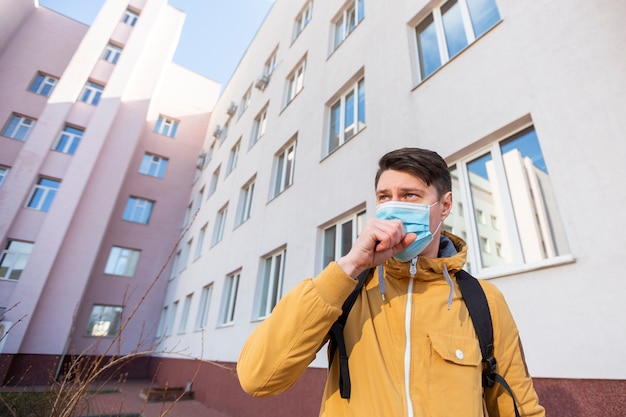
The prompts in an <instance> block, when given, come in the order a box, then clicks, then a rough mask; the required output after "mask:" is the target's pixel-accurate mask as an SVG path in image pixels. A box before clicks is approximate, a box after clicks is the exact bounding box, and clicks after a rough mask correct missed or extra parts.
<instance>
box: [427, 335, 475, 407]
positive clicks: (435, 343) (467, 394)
mask: <svg viewBox="0 0 626 417" xmlns="http://www.w3.org/2000/svg"><path fill="white" fill-rule="evenodd" d="M428 337H429V339H430V342H431V366H430V370H429V384H428V385H429V386H428V392H429V400H430V401H431V404H430V405H431V407H430V409H431V410H433V414H432V415H433V416H438V417H439V416H441V417H443V416H446V417H447V416H455V417H466V416H467V417H478V416H482V415H483V406H482V366H481V361H482V356H481V354H480V347H479V345H478V340H477V339H476V338H475V337H467V336H465V335H463V336H461V335H451V334H442V333H429V335H428Z"/></svg>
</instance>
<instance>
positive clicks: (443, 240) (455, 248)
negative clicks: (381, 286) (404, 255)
mask: <svg viewBox="0 0 626 417" xmlns="http://www.w3.org/2000/svg"><path fill="white" fill-rule="evenodd" d="M466 259H467V244H466V243H465V242H464V241H463V239H461V238H460V237H458V236H456V235H453V234H452V233H449V232H446V231H445V230H444V231H442V232H441V235H440V238H439V257H438V258H426V257H423V256H418V258H417V265H416V267H417V272H416V274H415V279H417V280H419V281H435V280H443V279H444V276H443V274H444V271H446V273H447V272H450V273H456V272H457V271H459V270H461V269H462V268H463V265H465V260H466ZM410 266H411V262H400V261H398V260H396V259H394V258H390V259H389V260H387V261H386V262H385V272H386V277H387V278H395V279H408V278H410V277H411V274H410V272H409V269H410Z"/></svg>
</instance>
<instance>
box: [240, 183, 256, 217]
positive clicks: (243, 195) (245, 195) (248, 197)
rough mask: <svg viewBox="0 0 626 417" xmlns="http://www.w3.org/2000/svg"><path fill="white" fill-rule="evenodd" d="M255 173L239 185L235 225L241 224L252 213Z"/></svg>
mask: <svg viewBox="0 0 626 417" xmlns="http://www.w3.org/2000/svg"><path fill="white" fill-rule="evenodd" d="M255 183H256V175H255V176H254V177H253V178H252V179H251V180H249V181H248V182H246V184H245V185H244V186H243V187H241V192H240V194H239V209H238V210H237V226H239V225H241V224H243V223H244V222H245V221H246V220H248V219H249V218H250V215H251V213H252V201H253V199H254V187H255Z"/></svg>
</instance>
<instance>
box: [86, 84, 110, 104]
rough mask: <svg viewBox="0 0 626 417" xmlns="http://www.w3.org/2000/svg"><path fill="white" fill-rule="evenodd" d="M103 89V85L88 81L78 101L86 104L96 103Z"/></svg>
mask: <svg viewBox="0 0 626 417" xmlns="http://www.w3.org/2000/svg"><path fill="white" fill-rule="evenodd" d="M103 91H104V86H103V85H100V84H96V83H94V82H91V81H88V82H87V84H85V88H83V92H82V93H81V95H80V101H82V102H83V103H87V104H92V105H94V106H95V105H97V104H98V103H99V102H100V97H101V96H102V92H103Z"/></svg>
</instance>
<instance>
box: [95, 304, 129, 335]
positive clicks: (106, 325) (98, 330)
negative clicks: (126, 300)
mask: <svg viewBox="0 0 626 417" xmlns="http://www.w3.org/2000/svg"><path fill="white" fill-rule="evenodd" d="M123 312H124V309H123V308H122V307H119V306H105V305H98V304H96V305H94V306H93V307H92V308H91V314H90V315H89V323H88V324H87V331H86V335H87V336H95V337H114V336H115V335H116V334H117V332H118V331H119V330H120V325H121V323H122V313H123Z"/></svg>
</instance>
